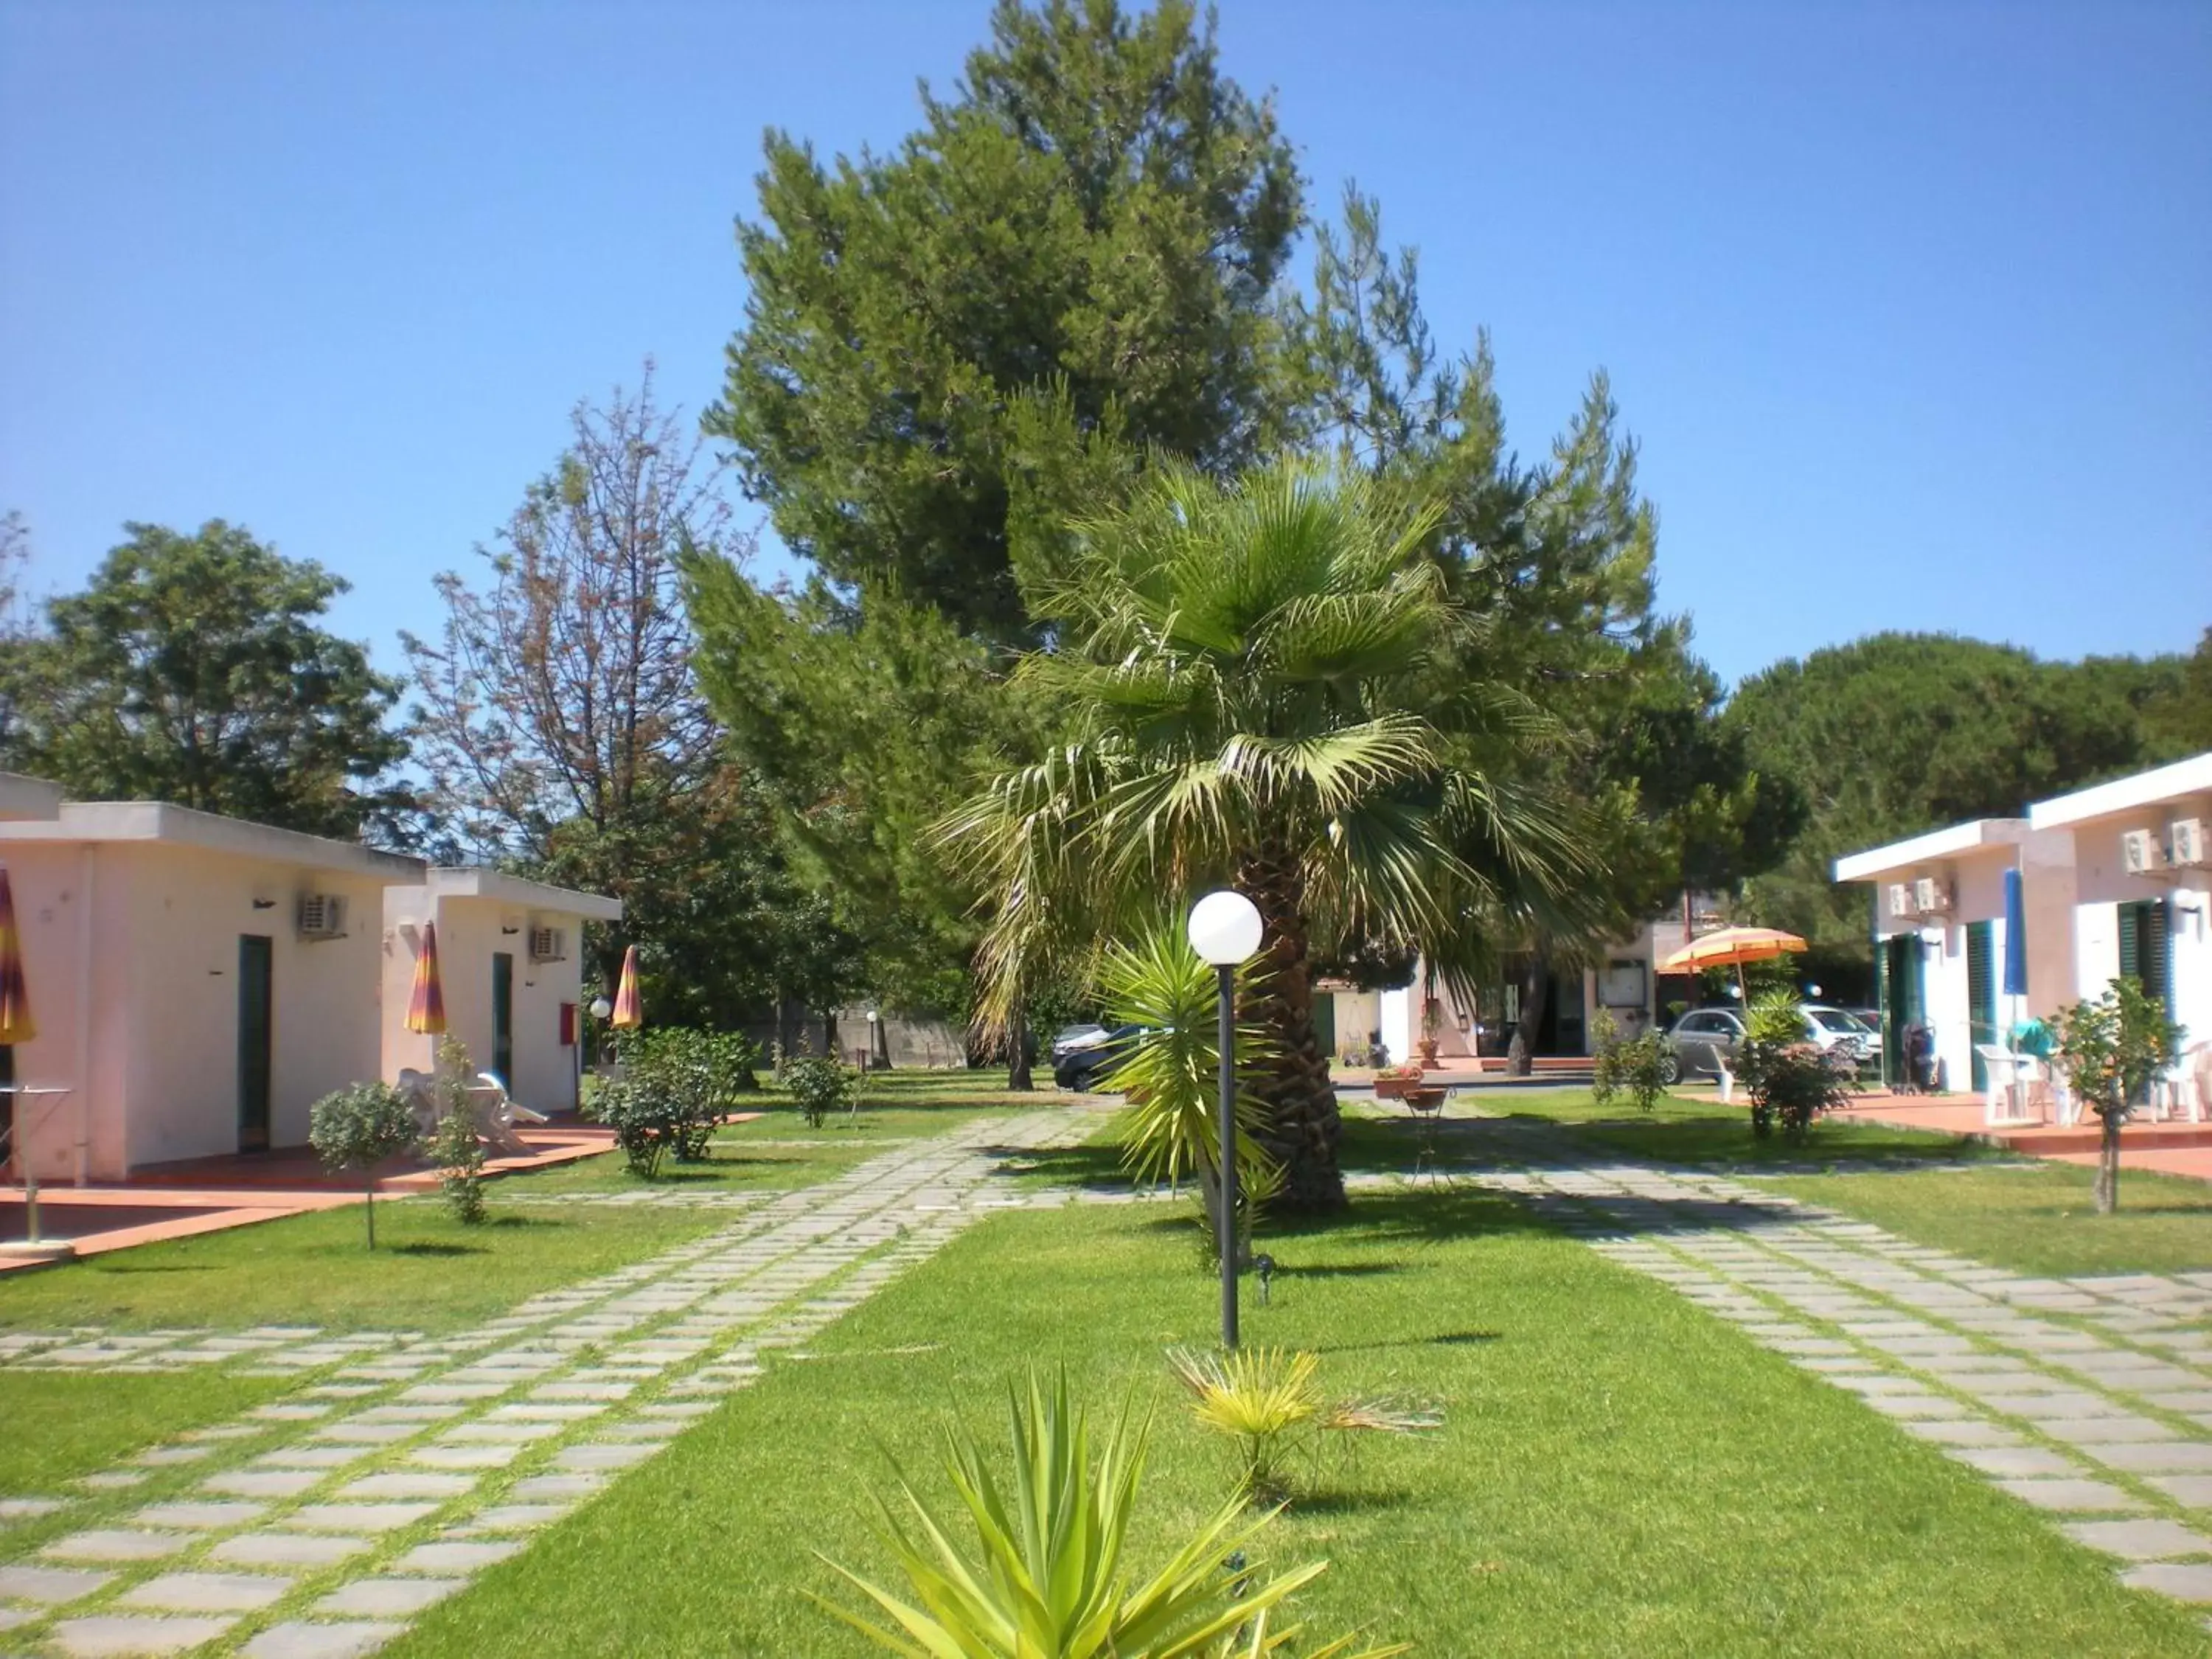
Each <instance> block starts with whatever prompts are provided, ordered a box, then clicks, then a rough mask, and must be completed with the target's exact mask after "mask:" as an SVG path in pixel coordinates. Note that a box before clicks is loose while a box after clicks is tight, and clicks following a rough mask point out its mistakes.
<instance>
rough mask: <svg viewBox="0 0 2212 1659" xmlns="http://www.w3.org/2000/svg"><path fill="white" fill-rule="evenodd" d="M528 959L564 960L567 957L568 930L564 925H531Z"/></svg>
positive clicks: (566, 959) (543, 960) (535, 960)
mask: <svg viewBox="0 0 2212 1659" xmlns="http://www.w3.org/2000/svg"><path fill="white" fill-rule="evenodd" d="M530 959H531V960H532V962H566V961H568V929H567V928H565V927H533V928H532V929H531V930H530Z"/></svg>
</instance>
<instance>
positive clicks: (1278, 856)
mask: <svg viewBox="0 0 2212 1659" xmlns="http://www.w3.org/2000/svg"><path fill="white" fill-rule="evenodd" d="M1237 886H1238V887H1239V888H1240V889H1242V890H1243V893H1244V895H1245V896H1246V897H1248V898H1249V899H1250V900H1251V901H1252V902H1253V904H1254V905H1255V906H1256V907H1257V908H1258V909H1259V912H1260V919H1261V922H1262V924H1263V925H1264V926H1265V928H1266V933H1265V934H1264V936H1263V942H1262V943H1261V947H1260V961H1259V963H1258V964H1257V966H1258V968H1259V972H1258V973H1256V974H1255V975H1253V978H1254V980H1255V981H1256V982H1255V984H1254V986H1253V988H1252V990H1251V991H1250V992H1249V994H1248V996H1247V999H1246V1003H1247V1006H1246V1009H1245V1017H1246V1018H1247V1020H1249V1023H1250V1024H1254V1025H1256V1026H1258V1027H1259V1028H1260V1030H1261V1044H1260V1047H1261V1054H1262V1055H1263V1056H1265V1058H1264V1060H1262V1062H1261V1068H1260V1073H1259V1076H1258V1078H1257V1079H1255V1085H1254V1088H1253V1092H1254V1093H1255V1094H1256V1095H1258V1096H1259V1097H1260V1099H1261V1102H1262V1103H1263V1104H1264V1105H1265V1106H1266V1108H1267V1114H1266V1121H1265V1122H1264V1123H1263V1124H1262V1126H1261V1129H1260V1133H1259V1137H1258V1138H1259V1141H1260V1144H1261V1146H1264V1147H1265V1148H1266V1149H1267V1155H1268V1156H1269V1157H1270V1158H1273V1160H1274V1161H1275V1162H1276V1163H1277V1164H1279V1165H1281V1167H1282V1170H1283V1190H1282V1194H1281V1196H1280V1197H1279V1199H1278V1200H1277V1202H1278V1204H1279V1206H1281V1207H1282V1208H1284V1209H1287V1210H1304V1211H1328V1210H1340V1209H1342V1208H1343V1207H1344V1206H1345V1196H1344V1172H1343V1170H1341V1169H1340V1168H1339V1167H1338V1164H1337V1142H1338V1140H1339V1139H1340V1138H1341V1136H1342V1133H1343V1124H1342V1121H1341V1120H1340V1118H1339V1116H1338V1115H1337V1109H1336V1091H1335V1089H1334V1087H1332V1086H1331V1085H1330V1083H1329V1080H1328V1055H1326V1054H1322V1051H1321V1044H1320V1042H1318V1041H1317V1040H1316V1038H1315V1036H1314V1024H1313V969H1312V965H1311V963H1310V961H1309V960H1308V956H1307V944H1306V921H1305V884H1304V879H1303V878H1302V876H1301V874H1300V872H1299V869H1298V861H1297V858H1296V856H1295V855H1293V854H1291V853H1290V852H1289V851H1288V850H1287V849H1285V848H1262V849H1261V850H1258V851H1255V852H1254V853H1251V854H1247V855H1246V857H1245V858H1244V860H1243V863H1242V864H1241V866H1240V867H1239V869H1238V871H1237Z"/></svg>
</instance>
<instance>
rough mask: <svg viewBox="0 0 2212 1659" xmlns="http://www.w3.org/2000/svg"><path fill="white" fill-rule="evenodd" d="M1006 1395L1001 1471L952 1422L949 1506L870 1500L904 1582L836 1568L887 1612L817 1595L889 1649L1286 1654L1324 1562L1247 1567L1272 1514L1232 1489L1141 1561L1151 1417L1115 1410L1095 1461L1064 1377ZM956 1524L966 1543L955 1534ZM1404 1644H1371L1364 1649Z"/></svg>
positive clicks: (1088, 1657) (1221, 1658)
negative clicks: (1009, 1443)
mask: <svg viewBox="0 0 2212 1659" xmlns="http://www.w3.org/2000/svg"><path fill="white" fill-rule="evenodd" d="M1012 1407H1013V1411H1012V1416H1013V1454H1014V1455H1013V1468H1012V1470H1011V1471H1008V1472H1006V1474H994V1473H993V1471H992V1470H991V1468H989V1467H988V1466H987V1464H986V1463H985V1462H984V1459H983V1455H982V1453H981V1450H980V1449H978V1447H977V1445H976V1443H975V1441H974V1440H973V1439H972V1438H969V1437H966V1436H963V1435H959V1434H953V1435H951V1436H948V1443H947V1447H946V1452H947V1455H946V1459H945V1462H946V1465H947V1470H946V1472H947V1474H949V1476H950V1477H951V1483H952V1488H953V1491H954V1492H955V1493H956V1494H957V1498H958V1502H957V1504H953V1505H949V1506H945V1507H944V1508H943V1509H941V1510H933V1509H932V1508H931V1507H930V1506H929V1505H927V1504H925V1503H923V1501H922V1499H921V1497H920V1496H919V1495H918V1494H916V1492H915V1490H914V1488H913V1487H912V1486H907V1485H906V1484H905V1483H904V1482H902V1483H901V1487H902V1493H903V1496H904V1498H905V1500H906V1504H907V1505H908V1508H909V1509H910V1510H912V1512H913V1515H914V1518H915V1522H918V1523H919V1526H918V1528H917V1532H916V1533H915V1534H910V1533H909V1532H908V1529H907V1525H906V1523H902V1521H901V1520H900V1518H899V1516H897V1515H896V1514H894V1513H893V1511H892V1510H891V1509H890V1506H889V1505H888V1504H884V1503H883V1502H882V1501H881V1500H880V1499H879V1500H878V1504H877V1511H878V1516H879V1517H880V1519H881V1522H882V1527H883V1531H884V1541H885V1542H886V1543H887V1544H888V1545H889V1547H890V1552H891V1554H892V1556H893V1558H894V1559H896V1561H897V1563H898V1566H899V1570H900V1571H901V1573H902V1575H903V1577H905V1580H906V1583H905V1585H904V1586H903V1587H902V1589H900V1590H898V1591H896V1592H893V1591H890V1590H886V1589H878V1587H877V1586H876V1585H874V1584H872V1583H869V1582H868V1581H867V1580H866V1579H865V1578H863V1577H860V1575H859V1574H858V1573H855V1572H853V1571H850V1570H849V1569H848V1568H844V1567H837V1568H836V1570H837V1571H839V1572H841V1573H842V1574H843V1575H844V1577H845V1578H846V1579H847V1580H848V1582H849V1583H852V1584H853V1585H854V1586H855V1587H856V1588H857V1589H860V1591H861V1593H862V1594H864V1595H866V1596H867V1597H868V1599H869V1600H870V1601H872V1602H873V1603H874V1604H875V1610H876V1611H878V1612H879V1613H881V1614H883V1615H885V1616H886V1617H887V1618H888V1619H889V1620H890V1621H892V1622H891V1623H890V1624H888V1625H877V1624H872V1623H870V1622H869V1621H868V1620H866V1619H864V1618H863V1617H861V1616H860V1614H858V1613H852V1612H849V1611H848V1610H847V1609H845V1608H843V1607H838V1606H836V1604H835V1603H834V1602H830V1601H822V1605H823V1607H827V1608H828V1609H829V1611H830V1612H831V1613H835V1614H836V1616H837V1617H838V1618H840V1619H842V1620H844V1621H845V1622H846V1623H847V1624H848V1625H851V1626H853V1627H854V1629H856V1630H858V1631H860V1632H861V1633H862V1634H863V1635H864V1636H866V1637H867V1638H869V1639H870V1640H871V1641H872V1642H874V1643H875V1644H877V1645H878V1646H879V1647H883V1648H886V1649H888V1650H890V1651H892V1652H894V1653H903V1654H945V1655H951V1654H959V1655H963V1656H967V1659H1105V1656H1108V1655H1112V1654H1125V1655H1128V1656H1131V1659H1137V1656H1144V1659H1232V1656H1234V1659H1254V1656H1260V1655H1282V1656H1285V1659H1287V1656H1288V1653H1289V1651H1290V1647H1289V1644H1290V1643H1291V1641H1292V1640H1293V1639H1295V1638H1298V1637H1299V1636H1300V1635H1301V1634H1302V1633H1303V1632H1300V1631H1299V1630H1298V1629H1297V1627H1295V1626H1294V1627H1292V1628H1290V1629H1281V1630H1272V1631H1271V1630H1270V1629H1269V1626H1270V1624H1271V1622H1272V1621H1273V1616H1274V1614H1275V1613H1277V1612H1278V1611H1279V1609H1280V1607H1281V1605H1282V1603H1283V1602H1284V1601H1285V1600H1286V1599H1287V1598H1288V1597H1289V1596H1291V1595H1293V1594H1294V1593H1295V1592H1296V1591H1297V1589H1300V1588H1301V1587H1302V1586H1304V1585H1305V1584H1307V1583H1311V1582H1312V1581H1313V1580H1314V1579H1315V1578H1316V1577H1319V1576H1320V1575H1321V1573H1322V1570H1323V1568H1324V1566H1325V1565H1326V1564H1325V1563H1322V1562H1318V1561H1316V1562H1313V1563H1311V1564H1310V1565H1305V1566H1302V1567H1293V1568H1289V1569H1286V1570H1284V1571H1279V1572H1273V1573H1272V1574H1271V1573H1269V1572H1267V1571H1266V1570H1264V1569H1261V1570H1248V1569H1246V1568H1245V1566H1244V1561H1243V1550H1244V1547H1245V1546H1246V1545H1248V1544H1251V1543H1254V1542H1255V1541H1257V1540H1258V1539H1259V1537H1260V1536H1261V1534H1263V1533H1264V1532H1265V1530H1266V1529H1267V1527H1268V1526H1269V1524H1270V1523H1271V1522H1273V1519H1274V1516H1273V1514H1272V1513H1267V1514H1262V1515H1260V1516H1252V1515H1250V1514H1249V1513H1248V1512H1247V1511H1246V1510H1245V1507H1244V1501H1243V1498H1232V1499H1231V1501H1230V1502H1229V1503H1228V1504H1226V1505H1225V1507H1224V1508H1222V1509H1221V1510H1218V1511H1217V1512H1216V1513H1215V1514H1214V1515H1212V1516H1210V1517H1207V1518H1206V1519H1205V1520H1203V1521H1201V1522H1200V1523H1199V1525H1198V1526H1197V1528H1196V1529H1195V1530H1194V1531H1191V1530H1183V1529H1178V1530H1179V1534H1180V1538H1181V1542H1180V1544H1179V1547H1177V1548H1176V1551H1175V1553H1174V1554H1173V1556H1172V1557H1171V1558H1170V1559H1169V1560H1168V1561H1167V1562H1166V1563H1164V1565H1162V1566H1160V1567H1159V1569H1158V1571H1139V1570H1138V1569H1137V1567H1136V1565H1135V1564H1134V1563H1133V1562H1132V1561H1129V1560H1128V1559H1126V1556H1125V1550H1126V1547H1127V1544H1128V1542H1129V1541H1131V1540H1132V1539H1133V1538H1134V1537H1136V1536H1138V1535H1139V1533H1138V1530H1137V1528H1135V1527H1134V1526H1133V1524H1132V1523H1133V1518H1134V1512H1135V1510H1136V1504H1137V1492H1138V1487H1139V1484H1140V1483H1141V1481H1142V1480H1143V1477H1144V1468H1145V1450H1146V1442H1147V1440H1149V1438H1150V1425H1149V1424H1148V1423H1139V1424H1138V1425H1134V1426H1132V1425H1131V1424H1130V1422H1129V1420H1128V1419H1127V1418H1126V1417H1124V1418H1123V1419H1121V1421H1119V1422H1118V1423H1116V1424H1115V1426H1114V1427H1113V1428H1112V1429H1111V1430H1110V1431H1108V1432H1107V1434H1106V1435H1105V1436H1104V1437H1103V1440H1102V1441H1101V1443H1100V1444H1099V1446H1098V1455H1097V1462H1095V1463H1094V1462H1092V1459H1091V1432H1090V1427H1089V1425H1088V1424H1087V1423H1086V1422H1085V1419H1084V1417H1083V1414H1082V1413H1079V1412H1078V1411H1076V1410H1075V1409H1074V1408H1073V1407H1072V1406H1070V1404H1069V1403H1068V1395H1067V1379H1066V1376H1064V1375H1063V1376H1061V1377H1060V1380H1059V1382H1058V1383H1057V1385H1056V1386H1055V1387H1054V1389H1052V1390H1051V1391H1050V1392H1049V1393H1048V1392H1047V1391H1046V1390H1045V1389H1044V1388H1043V1387H1042V1385H1041V1384H1040V1383H1038V1382H1037V1380H1036V1378H1035V1377H1032V1378H1031V1379H1030V1385H1029V1397H1028V1401H1027V1402H1026V1407H1025V1406H1024V1401H1023V1400H1022V1399H1021V1397H1020V1396H1019V1395H1016V1396H1015V1398H1014V1400H1013V1401H1012ZM1009 1476H1010V1477H1011V1478H1009ZM956 1517H957V1518H956ZM963 1536H972V1537H973V1538H974V1540H975V1543H974V1544H973V1545H972V1546H969V1545H966V1544H963V1543H959V1542H956V1541H955V1540H956V1539H960V1538H962V1537H963ZM830 1565H832V1566H836V1563H834V1562H832V1563H831V1564H830ZM816 1599H817V1601H821V1600H822V1598H819V1597H817V1598H816ZM1351 1647H1352V1639H1351V1638H1343V1639H1341V1640H1339V1641H1336V1642H1332V1643H1328V1644H1323V1645H1322V1646H1319V1647H1312V1646H1305V1647H1304V1648H1303V1650H1304V1652H1305V1653H1306V1654H1307V1655H1308V1656H1309V1659H1352V1656H1351V1653H1350V1650H1351ZM1406 1651H1407V1650H1406V1649H1405V1648H1403V1647H1382V1648H1367V1649H1364V1650H1362V1651H1361V1655H1360V1659H1383V1656H1386V1655H1389V1654H1398V1653H1403V1652H1406Z"/></svg>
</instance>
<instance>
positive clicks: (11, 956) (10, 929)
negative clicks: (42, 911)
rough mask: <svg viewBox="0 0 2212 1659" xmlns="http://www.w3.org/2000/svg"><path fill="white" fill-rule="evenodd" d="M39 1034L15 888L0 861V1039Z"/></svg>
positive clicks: (14, 1039)
mask: <svg viewBox="0 0 2212 1659" xmlns="http://www.w3.org/2000/svg"><path fill="white" fill-rule="evenodd" d="M38 1034H39V1024H38V1022H37V1021H36V1020H34V1019H33V1018H31V994H30V989H29V987H27V985H26V984H25V983H24V981H23V936H22V934H21V933H18V932H17V931H16V928H15V889H13V888H12V887H10V886H9V884H8V870H7V866H4V865H0V1042H6V1043H14V1042H29V1041H30V1040H31V1039H32V1038H33V1037H34V1036H38Z"/></svg>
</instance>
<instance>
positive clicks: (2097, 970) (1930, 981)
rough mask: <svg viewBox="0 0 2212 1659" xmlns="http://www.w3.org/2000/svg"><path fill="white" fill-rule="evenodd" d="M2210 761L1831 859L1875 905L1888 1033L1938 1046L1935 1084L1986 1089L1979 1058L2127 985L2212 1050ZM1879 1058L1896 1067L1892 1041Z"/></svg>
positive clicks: (1877, 959)
mask: <svg viewBox="0 0 2212 1659" xmlns="http://www.w3.org/2000/svg"><path fill="white" fill-rule="evenodd" d="M2208 830H2212V754H2208V755H2199V756H2197V757H2195V758H2194V759H2191V760H2186V761H2181V762H2179V763H2176V764H2174V765H2172V766H2166V767H2160V769H2157V770H2155V771H2151V772H2144V773H2139V774H2137V775H2136V776H2134V777H2130V778H2122V779H2119V780H2118V781H2114V782H2112V783H2106V784H2099V785H2098V786H2096V787H2093V788H2090V789H2082V790H2078V791H2076V792H2075V793H2072V794H2070V795H2061V796H2059V797H2058V798H2057V799H2054V800H2047V801H2040V802H2038V803H2036V804H2034V805H2032V806H2030V807H2029V808H2028V812H2027V817H2024V818H1980V819H1977V820H1975V821H1974V822H1973V823H1961V824H1954V825H1953V826H1952V827H1951V828H1949V829H1937V830H1934V831H1931V832H1930V833H1929V834H1927V835H1924V836H1914V837H1913V838H1912V839H1911V840H1909V841H1901V842H1893V843H1892V844H1891V845H1889V846H1887V847H1877V848H1871V849H1869V850H1868V851H1866V852H1863V853H1854V854H1850V856H1849V857H1846V858H1841V859H1838V860H1836V866H1835V877H1836V879H1837V880H1838V881H1839V882H1857V883H1863V884H1867V885H1868V886H1869V888H1870V889H1871V890H1872V893H1873V897H1874V941H1875V971H1876V978H1877V981H1878V982H1879V983H1880V985H1881V1000H1882V1007H1883V1012H1884V1015H1885V1024H1887V1025H1888V1026H1889V1028H1890V1030H1891V1031H1892V1032H1894V1031H1895V1030H1897V1029H1899V1027H1901V1026H1903V1025H1905V1024H1909V1023H1912V1022H1916V1021H1917V1022H1921V1023H1923V1024H1927V1025H1928V1026H1929V1028H1930V1029H1931V1030H1932V1031H1933V1033H1934V1036H1935V1041H1936V1055H1937V1058H1938V1059H1939V1060H1940V1061H1941V1062H1942V1068H1943V1077H1944V1080H1945V1081H1946V1082H1947V1083H1948V1085H1950V1086H1951V1087H1953V1088H1962V1087H1966V1086H1969V1085H1971V1086H1973V1087H1976V1088H1978V1087H1980V1086H1982V1082H1983V1079H1982V1076H1981V1068H1980V1064H1979V1061H1978V1058H1977V1057H1976V1055H1975V1054H1974V1048H1975V1046H1976V1045H1977V1044H1980V1043H1986V1042H2002V1041H2003V1040H2004V1038H2005V1036H2006V1035H2007V1033H2008V1032H2009V1030H2011V1028H2012V1026H2013V1024H2015V1022H2017V1021H2018V1020H2020V1019H2021V1018H2029V1017H2034V1018H2048V1017H2050V1016H2051V1015H2052V1014H2054V1013H2056V1012H2057V1011H2058V1010H2059V1009H2061V1008H2063V1007H2065V1006H2069V1004H2072V1003H2074V1002H2077V1001H2080V1000H2084V999H2087V998H2093V997H2096V996H2100V995H2101V994H2103V993H2104V991H2105V989H2106V987H2108V986H2109V985H2110V984H2111V983H2112V981H2113V980H2114V979H2115V978H2117V977H2118V976H2119V975H2131V976H2133V977H2135V978H2137V979H2140V980H2141V981H2142V982H2143V984H2144V985H2145V986H2146V987H2148V989H2150V990H2151V991H2153V992H2154V993H2155V994H2158V995H2159V996H2160V997H2162V998H2163V999H2164V1000H2165V1001H2166V1006H2167V1008H2168V1010H2169V1011H2170V1012H2171V1013H2172V1017H2173V1018H2175V1019H2176V1020H2177V1021H2179V1023H2180V1024H2182V1025H2183V1026H2184V1027H2185V1028H2186V1030H2187V1031H2188V1032H2189V1034H2190V1036H2191V1039H2193V1040H2201V1039H2203V1037H2205V1036H2212V939H2208V937H2207V929H2206V910H2207V907H2208V903H2212V849H2208V847H2207V832H2208ZM2014 870H2016V871H2018V872H2019V873H2020V883H2021V927H2022V931H2023V933H2024V934H2025V945H2026V948H2025V956H2026V966H2027V991H2026V993H2025V994H2024V995H2022V996H2021V997H2019V998H2017V999H2008V998H2006V997H2005V996H2004V995H2003V994H2002V973H2003V962H2004V956H2005V947H2006V939H2005V926H2006V923H2005V899H2004V882H2005V873H2006V872H2008V871H2014ZM1886 1052H1887V1053H1889V1054H1895V1053H1896V1052H1897V1044H1896V1042H1895V1041H1894V1039H1893V1040H1892V1041H1891V1042H1889V1043H1888V1044H1887V1046H1886Z"/></svg>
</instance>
